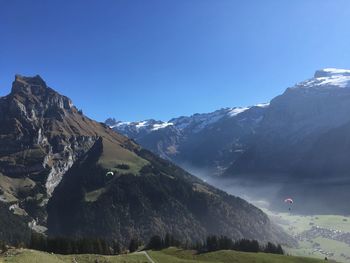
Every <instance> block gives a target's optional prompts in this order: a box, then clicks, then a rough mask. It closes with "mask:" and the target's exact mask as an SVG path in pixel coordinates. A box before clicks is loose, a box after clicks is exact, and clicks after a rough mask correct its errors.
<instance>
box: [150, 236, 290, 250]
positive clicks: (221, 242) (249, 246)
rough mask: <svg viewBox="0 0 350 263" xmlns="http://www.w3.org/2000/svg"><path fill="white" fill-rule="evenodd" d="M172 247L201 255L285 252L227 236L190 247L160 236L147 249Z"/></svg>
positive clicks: (209, 238) (168, 237)
mask: <svg viewBox="0 0 350 263" xmlns="http://www.w3.org/2000/svg"><path fill="white" fill-rule="evenodd" d="M170 246H175V247H179V246H180V247H182V248H186V249H187V248H191V249H194V250H197V251H198V252H200V253H204V252H213V251H218V250H236V251H242V252H256V253H257V252H264V253H272V254H284V251H283V249H282V247H281V245H279V244H278V245H275V244H273V243H271V242H268V243H267V244H266V245H261V244H259V242H258V241H257V240H249V239H240V240H237V241H233V240H232V239H231V238H228V237H226V236H219V237H218V236H215V235H212V236H208V237H207V239H206V242H204V243H200V242H199V243H196V244H192V245H190V246H189V247H188V246H184V245H183V244H181V243H180V242H179V241H178V240H176V239H174V238H173V237H172V236H171V235H169V234H167V235H166V236H165V238H164V239H163V238H161V237H160V236H157V235H156V236H153V237H151V239H150V241H149V243H148V245H147V247H146V248H147V249H154V250H161V249H164V248H168V247H170Z"/></svg>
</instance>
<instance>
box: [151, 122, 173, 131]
mask: <svg viewBox="0 0 350 263" xmlns="http://www.w3.org/2000/svg"><path fill="white" fill-rule="evenodd" d="M172 125H174V123H172V122H163V123H157V124H154V125H153V128H152V129H151V130H152V131H157V130H159V129H164V128H166V127H168V126H172Z"/></svg>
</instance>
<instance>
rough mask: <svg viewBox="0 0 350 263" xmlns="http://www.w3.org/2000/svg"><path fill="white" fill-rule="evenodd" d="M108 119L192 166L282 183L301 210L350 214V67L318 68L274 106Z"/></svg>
mask: <svg viewBox="0 0 350 263" xmlns="http://www.w3.org/2000/svg"><path fill="white" fill-rule="evenodd" d="M106 124H107V125H109V126H110V127H112V128H113V129H114V130H116V131H118V132H120V133H122V134H124V135H126V136H128V137H129V138H131V139H134V140H135V141H136V142H138V143H140V144H141V145H142V146H144V147H145V148H147V149H149V150H151V151H152V152H154V153H156V154H158V155H159V156H161V157H163V158H165V159H168V160H171V161H173V162H175V163H176V164H178V165H180V166H182V167H183V168H185V169H187V170H190V171H191V170H199V171H206V173H208V174H210V175H211V176H214V177H220V178H226V179H227V178H235V179H240V180H243V181H244V180H246V181H256V182H261V183H267V182H269V181H273V182H274V183H276V182H278V183H281V184H282V188H281V190H280V193H279V195H278V201H277V203H279V202H280V198H283V196H284V195H293V196H295V197H296V199H299V200H300V201H301V202H302V203H303V206H302V207H301V206H300V207H299V209H300V211H302V210H303V211H307V212H311V211H313V212H326V213H328V212H337V213H350V208H349V206H348V204H347V203H348V202H347V200H348V199H349V197H350V194H349V191H348V189H349V186H350V175H349V171H350V70H343V69H335V68H326V69H322V70H318V71H316V73H315V75H314V77H313V78H311V79H309V80H306V81H303V82H301V83H298V84H296V85H295V86H294V87H291V88H288V89H287V90H286V91H285V92H284V93H283V94H282V95H280V96H277V97H275V98H273V99H272V100H271V102H270V103H266V104H260V105H256V106H251V107H246V108H226V109H221V110H217V111H215V112H213V113H206V114H194V115H192V116H190V117H179V118H174V119H171V120H169V121H168V122H162V121H155V120H146V121H140V122H129V123H127V122H120V121H116V120H115V119H108V120H107V121H106ZM329 195H332V198H328V197H329ZM270 201H271V202H274V201H275V200H270ZM277 203H276V205H278V204H277ZM279 205H280V204H279Z"/></svg>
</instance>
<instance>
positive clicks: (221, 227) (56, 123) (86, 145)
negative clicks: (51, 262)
mask: <svg viewBox="0 0 350 263" xmlns="http://www.w3.org/2000/svg"><path fill="white" fill-rule="evenodd" d="M228 114H232V115H234V114H235V113H233V112H231V113H228ZM185 122H186V121H184V122H183V125H184V126H185ZM142 125H143V124H142V123H140V124H139V126H140V129H139V130H137V132H138V134H140V133H139V131H141V130H142V129H141V128H142ZM158 125H160V126H157V123H154V124H153V126H152V129H153V130H158V132H164V131H166V130H167V129H166V128H164V126H165V125H166V124H164V123H158ZM135 126H137V125H135ZM120 127H121V126H120ZM124 127H125V128H127V127H128V126H124ZM130 128H131V126H130ZM168 128H175V126H174V125H169V127H168ZM135 129H137V127H136V128H135ZM148 134H152V132H149V133H148ZM168 152H169V150H166V153H168ZM174 152H176V149H174ZM30 229H31V230H33V231H36V232H43V233H47V234H48V235H49V236H60V237H62V236H65V237H94V238H98V237H100V238H104V239H108V240H117V241H118V242H120V243H121V244H124V245H126V244H127V243H128V242H129V241H130V239H131V238H137V239H140V240H143V241H144V242H145V241H147V240H148V239H149V238H150V237H151V236H152V235H155V234H158V235H164V234H165V233H167V232H168V233H171V234H173V235H174V236H176V237H177V238H178V239H180V240H183V241H185V240H188V241H195V240H203V239H204V238H205V237H206V235H209V234H217V235H227V236H229V237H232V238H234V239H239V238H249V239H257V240H260V241H275V242H288V240H289V239H288V237H287V236H286V235H285V234H284V233H283V232H281V231H280V230H279V229H277V228H276V227H275V226H274V225H273V224H272V223H271V222H270V221H269V219H268V217H267V216H266V215H265V214H264V213H263V212H262V211H261V210H259V209H257V208H256V207H254V206H253V205H251V204H249V203H247V202H246V201H244V200H242V199H240V198H237V197H234V196H231V195H228V194H226V193H225V192H223V191H220V190H218V189H216V188H214V187H212V186H210V185H208V184H207V183H205V182H203V181H201V180H199V179H197V178H196V177H194V176H192V175H191V174H189V173H187V172H185V171H184V170H183V169H181V168H179V167H177V166H176V165H174V164H172V163H170V162H168V161H166V160H163V159H161V158H159V157H157V156H156V155H154V154H152V153H151V152H149V151H147V150H145V149H143V148H141V147H140V146H139V145H137V144H136V143H135V142H133V141H132V140H130V139H128V138H127V137H125V136H123V135H121V134H119V133H117V132H115V131H113V130H112V129H110V128H109V127H108V126H107V125H105V124H103V123H98V122H96V121H93V120H91V119H89V118H88V117H86V116H85V115H83V113H82V112H81V111H78V110H77V109H76V107H75V106H74V105H73V103H72V101H71V100H70V99H69V98H67V97H65V96H63V95H60V94H59V93H57V92H56V91H54V90H53V89H51V88H49V87H48V86H47V85H46V83H45V82H44V80H43V79H41V77H39V76H35V77H23V76H19V75H18V76H16V78H15V81H14V82H13V86H12V90H11V93H10V94H9V95H7V96H5V97H1V98H0V239H1V240H7V241H9V242H12V243H14V242H27V241H28V239H29V236H30Z"/></svg>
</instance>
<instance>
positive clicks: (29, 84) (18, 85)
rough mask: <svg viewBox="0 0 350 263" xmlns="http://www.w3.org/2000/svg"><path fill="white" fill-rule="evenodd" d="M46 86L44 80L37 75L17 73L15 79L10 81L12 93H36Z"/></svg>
mask: <svg viewBox="0 0 350 263" xmlns="http://www.w3.org/2000/svg"><path fill="white" fill-rule="evenodd" d="M46 88H47V85H46V83H45V81H44V80H43V79H42V78H41V77H40V76H39V75H36V76H34V77H25V76H22V75H19V74H17V75H16V76H15V80H14V82H13V83H12V91H11V93H12V94H17V93H26V94H28V93H34V94H35V93H36V92H38V91H44V89H46Z"/></svg>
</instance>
